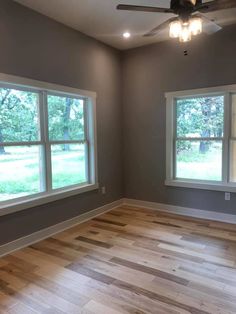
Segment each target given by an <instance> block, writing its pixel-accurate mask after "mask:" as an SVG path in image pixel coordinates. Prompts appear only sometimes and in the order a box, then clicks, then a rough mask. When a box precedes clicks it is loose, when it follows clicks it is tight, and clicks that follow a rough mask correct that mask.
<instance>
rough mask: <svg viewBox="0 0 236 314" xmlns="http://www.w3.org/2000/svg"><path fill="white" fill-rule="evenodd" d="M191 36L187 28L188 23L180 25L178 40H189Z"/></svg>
mask: <svg viewBox="0 0 236 314" xmlns="http://www.w3.org/2000/svg"><path fill="white" fill-rule="evenodd" d="M191 38H192V34H191V30H190V28H189V25H185V26H183V27H182V31H181V33H180V35H179V41H180V42H187V41H190V40H191Z"/></svg>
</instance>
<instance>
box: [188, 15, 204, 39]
mask: <svg viewBox="0 0 236 314" xmlns="http://www.w3.org/2000/svg"><path fill="white" fill-rule="evenodd" d="M189 28H190V31H191V33H192V35H198V34H201V32H202V20H201V18H199V17H194V18H191V20H190V22H189Z"/></svg>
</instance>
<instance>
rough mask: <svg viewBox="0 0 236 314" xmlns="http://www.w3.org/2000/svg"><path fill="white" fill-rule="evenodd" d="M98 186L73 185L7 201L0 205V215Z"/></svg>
mask: <svg viewBox="0 0 236 314" xmlns="http://www.w3.org/2000/svg"><path fill="white" fill-rule="evenodd" d="M98 187H99V184H98V183H94V184H86V185H83V186H80V187H75V188H73V189H68V190H63V191H62V190H58V191H54V192H52V193H50V194H49V193H41V194H37V195H36V196H35V195H34V196H32V197H29V198H27V199H24V200H19V199H18V200H15V201H14V200H13V201H11V202H8V203H7V204H4V205H2V206H0V216H4V215H8V214H11V213H15V212H18V211H21V210H24V209H27V208H31V207H36V206H40V205H43V204H46V203H50V202H54V201H57V200H60V199H63V198H67V197H70V196H73V195H78V194H82V193H85V192H89V191H92V190H97V189H98Z"/></svg>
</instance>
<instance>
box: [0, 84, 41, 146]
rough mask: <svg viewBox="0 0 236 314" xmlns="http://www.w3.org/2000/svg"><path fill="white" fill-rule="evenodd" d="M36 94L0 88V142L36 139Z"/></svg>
mask: <svg viewBox="0 0 236 314" xmlns="http://www.w3.org/2000/svg"><path fill="white" fill-rule="evenodd" d="M38 98H39V97H38V94H37V93H32V92H25V91H20V90H16V89H9V88H0V143H3V142H30V141H37V140H39V138H40V135H39V114H38Z"/></svg>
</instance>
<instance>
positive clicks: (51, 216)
mask: <svg viewBox="0 0 236 314" xmlns="http://www.w3.org/2000/svg"><path fill="white" fill-rule="evenodd" d="M235 33H236V26H231V27H227V28H225V29H224V30H223V31H222V32H219V33H217V34H215V35H213V36H210V37H206V36H199V37H197V38H195V39H194V40H193V41H192V42H191V43H190V44H189V45H188V50H189V55H188V56H187V57H184V55H183V50H184V49H185V48H186V47H185V46H183V45H180V44H178V43H176V42H175V41H168V42H163V43H159V44H156V45H151V46H146V47H142V48H137V49H133V50H129V51H126V52H123V53H122V54H121V53H120V52H118V51H117V50H115V49H112V48H110V47H108V46H106V45H104V44H101V43H99V42H98V41H96V40H94V39H91V38H89V37H88V36H85V35H83V34H81V33H79V32H76V31H74V30H72V29H70V28H67V27H65V26H63V25H61V24H59V23H57V22H55V21H52V20H50V19H48V18H46V17H44V16H42V15H40V14H37V13H36V12H33V11H31V10H29V9H27V8H24V7H22V6H20V5H18V4H16V3H14V2H12V1H9V0H0V42H1V49H0V72H3V73H7V74H12V75H18V76H23V77H28V78H32V79H37V80H42V81H47V82H51V83H56V84H62V85H66V86H71V87H76V88H80V89H87V90H92V91H96V92H97V94H98V100H97V123H98V127H97V133H98V172H99V182H100V184H101V185H106V188H107V194H106V195H101V193H100V191H93V192H89V193H85V194H83V195H78V196H73V197H70V198H67V199H64V200H60V201H57V202H53V203H49V204H47V205H43V206H39V207H37V208H31V209H28V210H25V211H21V212H18V213H15V214H11V215H6V216H2V217H0V245H1V244H3V243H6V242H9V241H12V240H14V239H16V238H18V237H21V236H24V235H27V234H30V233H32V232H34V231H37V230H40V229H42V228H45V227H48V226H50V225H53V224H56V223H58V222H61V221H63V220H66V219H69V218H72V217H74V216H77V215H79V214H80V213H83V212H86V211H89V210H91V209H93V208H96V207H98V206H101V205H103V204H106V203H109V202H112V201H114V200H117V199H120V198H121V197H123V196H126V197H129V198H136V199H141V200H147V201H154V202H162V203H168V204H174V205H180V206H189V207H194V208H200V209H206V210H212V211H214V210H215V211H222V212H228V213H235V214H236V209H234V207H236V206H235V205H236V196H235V194H232V200H231V201H230V202H225V201H224V195H223V193H221V192H212V191H204V190H193V189H184V188H170V187H166V186H165V185H164V180H165V99H164V93H165V92H168V91H175V90H184V89H190V88H201V87H208V86H216V85H223V84H234V83H236V58H235V51H236V35H235ZM122 104H123V106H122ZM123 172H124V173H125V176H123Z"/></svg>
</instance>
